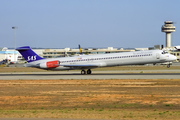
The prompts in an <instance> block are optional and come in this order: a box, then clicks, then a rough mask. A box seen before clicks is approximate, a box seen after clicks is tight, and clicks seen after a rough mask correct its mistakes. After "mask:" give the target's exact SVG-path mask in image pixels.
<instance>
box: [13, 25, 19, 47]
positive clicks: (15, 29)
mask: <svg viewBox="0 0 180 120" xmlns="http://www.w3.org/2000/svg"><path fill="white" fill-rule="evenodd" d="M17 28H18V27H15V26H14V27H12V29H14V49H16V29H17Z"/></svg>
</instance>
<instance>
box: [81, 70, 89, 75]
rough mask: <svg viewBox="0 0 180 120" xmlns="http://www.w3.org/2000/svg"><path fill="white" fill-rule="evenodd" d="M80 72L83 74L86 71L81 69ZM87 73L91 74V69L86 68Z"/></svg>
mask: <svg viewBox="0 0 180 120" xmlns="http://www.w3.org/2000/svg"><path fill="white" fill-rule="evenodd" d="M81 74H82V75H83V74H86V71H85V70H82V71H81ZM87 74H91V69H88V70H87Z"/></svg>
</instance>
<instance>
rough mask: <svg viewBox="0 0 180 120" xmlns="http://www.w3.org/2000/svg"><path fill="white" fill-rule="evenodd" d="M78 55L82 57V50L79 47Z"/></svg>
mask: <svg viewBox="0 0 180 120" xmlns="http://www.w3.org/2000/svg"><path fill="white" fill-rule="evenodd" d="M79 54H80V55H82V54H83V53H82V50H81V46H80V45H79Z"/></svg>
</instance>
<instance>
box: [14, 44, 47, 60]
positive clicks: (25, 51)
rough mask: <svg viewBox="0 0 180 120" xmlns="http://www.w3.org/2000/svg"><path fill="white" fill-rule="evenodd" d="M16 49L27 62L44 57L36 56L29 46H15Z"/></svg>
mask: <svg viewBox="0 0 180 120" xmlns="http://www.w3.org/2000/svg"><path fill="white" fill-rule="evenodd" d="M16 50H18V51H19V52H20V53H21V55H22V56H23V57H24V59H25V60H26V61H27V62H33V61H36V60H41V59H44V58H42V57H40V56H38V55H37V54H36V53H35V52H34V51H32V49H31V48H30V47H29V46H24V47H19V48H16Z"/></svg>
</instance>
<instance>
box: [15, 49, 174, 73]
mask: <svg viewBox="0 0 180 120" xmlns="http://www.w3.org/2000/svg"><path fill="white" fill-rule="evenodd" d="M16 50H18V51H19V52H20V54H21V55H22V56H23V57H24V59H25V60H26V61H27V62H28V63H27V64H25V66H26V67H36V68H40V69H46V70H74V69H80V70H81V74H91V69H93V68H97V67H111V66H123V65H142V64H156V63H164V62H169V63H170V62H172V61H174V60H176V59H177V58H176V56H174V55H171V54H169V53H168V52H165V51H162V50H148V51H134V52H122V53H109V54H98V55H81V56H74V57H62V58H47V59H45V58H42V57H40V56H38V55H37V54H36V53H35V52H34V51H33V50H32V49H31V48H30V47H29V46H24V47H19V48H17V49H16ZM168 67H170V64H168ZM86 70H87V71H86Z"/></svg>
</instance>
